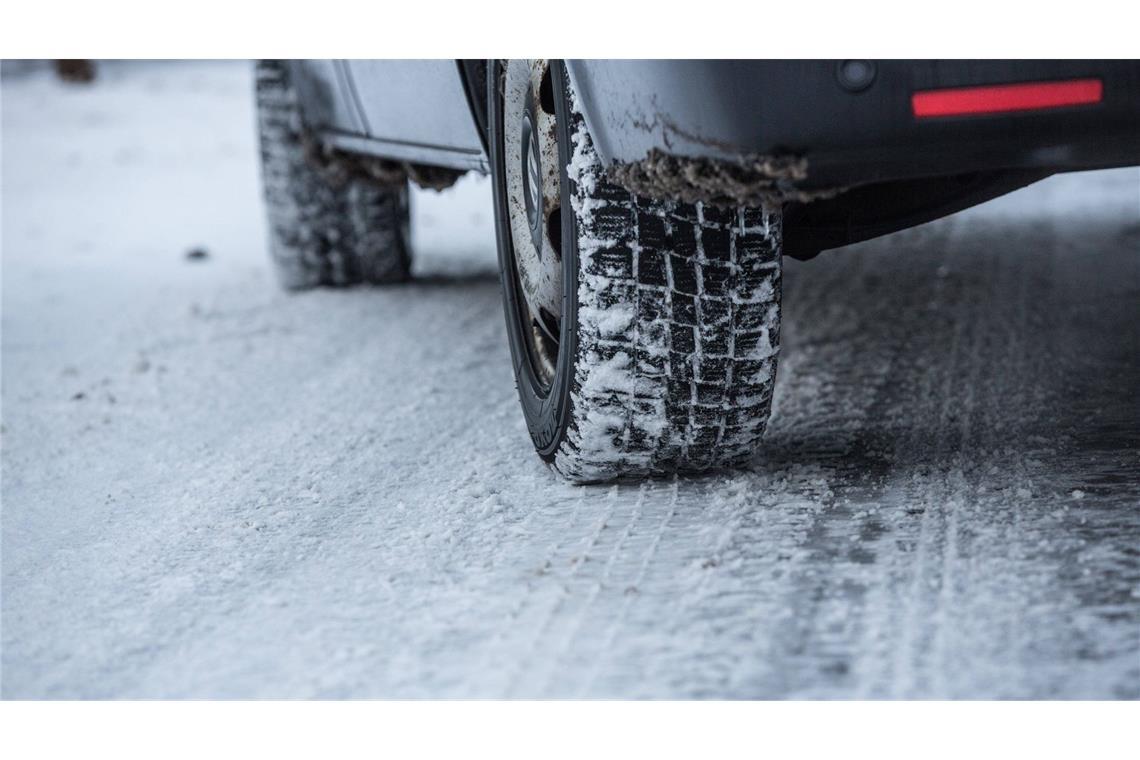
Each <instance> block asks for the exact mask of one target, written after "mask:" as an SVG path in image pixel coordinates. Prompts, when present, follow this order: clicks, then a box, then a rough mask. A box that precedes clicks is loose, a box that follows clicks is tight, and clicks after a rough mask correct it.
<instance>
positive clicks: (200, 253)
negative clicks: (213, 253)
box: [186, 247, 210, 261]
mask: <svg viewBox="0 0 1140 760" xmlns="http://www.w3.org/2000/svg"><path fill="white" fill-rule="evenodd" d="M208 258H210V252H209V251H207V250H206V249H205V248H201V247H197V248H191V249H190V250H188V251H187V252H186V259H187V260H188V261H204V260H205V259H208Z"/></svg>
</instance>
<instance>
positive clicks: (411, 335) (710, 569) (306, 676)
mask: <svg viewBox="0 0 1140 760" xmlns="http://www.w3.org/2000/svg"><path fill="white" fill-rule="evenodd" d="M101 74H102V79H101V81H100V82H98V83H97V84H96V85H95V86H93V87H90V88H82V87H67V86H63V85H60V84H57V83H56V82H54V81H52V80H51V79H50V77H48V76H47V75H46V74H44V75H41V74H31V75H28V76H21V77H19V78H7V79H4V81H3V89H2V101H0V108H2V110H3V122H2V123H3V155H2V161H3V168H2V171H3V185H2V191H3V218H2V225H3V399H2V401H3V470H2V476H3V493H2V496H3V503H2V509H3V512H2V529H3V542H2V562H3V565H2V568H3V575H2V629H3V641H2V643H3V653H2V673H0V677H2V692H3V696H5V697H185V696H195V697H257V696H261V697H358V696H374V697H404V696H435V697H456V696H479V697H492V696H552V697H573V696H619V697H793V696H794V697H861V696H862V697H1130V698H1138V697H1140V319H1138V316H1140V172H1138V171H1137V170H1120V171H1111V172H1100V173H1093V174H1085V175H1072V176H1064V177H1056V178H1053V179H1050V180H1048V181H1046V182H1043V183H1041V184H1039V185H1037V186H1034V187H1031V188H1029V189H1027V190H1024V191H1021V192H1019V193H1016V194H1014V195H1012V196H1008V197H1006V198H1004V199H1001V200H999V201H996V202H993V203H990V204H987V205H986V206H984V207H981V208H978V209H975V210H972V211H970V212H967V213H965V214H960V215H958V216H955V217H953V218H950V219H947V220H943V221H940V222H937V223H934V224H931V225H927V226H925V227H922V228H919V229H915V230H912V231H908V232H904V233H902V234H898V235H895V236H892V237H890V238H888V239H883V240H878V241H872V242H870V243H865V244H862V245H860V246H857V247H856V248H855V249H852V250H844V251H835V252H830V253H826V254H824V255H822V256H820V257H819V258H817V259H816V260H814V261H811V262H808V263H803V264H801V263H797V262H788V264H787V273H786V291H785V299H784V303H785V329H784V350H783V354H782V364H781V366H780V370H779V380H778V383H777V389H776V394H775V411H774V415H773V418H772V423H771V426H770V429H769V434H768V436H767V443H766V445H765V447H764V450H763V452H762V456H761V457H760V459H759V461H758V463H757V466H756V468H755V470H754V471H753V472H750V473H729V474H721V475H716V476H711V477H707V478H700V479H688V478H681V479H676V480H664V481H650V482H646V483H642V484H627V485H620V486H609V487H585V488H582V487H574V486H570V485H567V484H565V483H563V482H561V481H559V480H558V479H557V478H556V477H555V476H553V475H552V474H551V473H550V472H549V471H547V470H546V469H545V468H544V467H543V466H542V465H541V464H540V462H539V461H538V459H537V458H536V457H535V455H534V454H533V452H532V450H531V448H530V444H529V442H528V440H527V436H526V433H525V429H524V427H523V422H522V416H521V413H520V411H519V409H518V408H517V400H516V397H515V391H514V388H513V384H512V379H511V374H510V369H509V366H508V352H507V344H506V339H505V336H504V325H503V316H502V312H501V306H500V302H499V294H498V284H497V279H496V264H495V260H494V242H493V230H492V225H491V218H490V214H489V191H488V186H487V185H486V183H484V182H482V181H479V180H475V179H469V180H464V181H463V182H462V183H461V185H460V186H459V187H458V188H457V189H456V190H454V191H453V192H451V193H449V194H445V195H438V196H437V195H429V194H420V195H418V196H417V198H416V201H417V205H416V209H415V215H416V217H415V225H416V229H415V233H416V241H417V250H418V255H419V258H418V261H417V271H418V279H417V281H416V282H414V283H412V284H409V285H406V286H401V287H395V288H387V289H372V290H369V289H357V290H350V291H341V292H332V291H320V292H312V293H305V294H300V295H286V294H284V293H281V292H279V291H278V290H277V289H276V288H275V286H274V283H273V281H272V278H271V274H270V272H269V268H268V266H267V262H266V258H265V253H264V247H265V242H264V237H263V231H262V223H263V222H262V209H261V206H260V201H259V196H258V180H257V168H256V163H255V154H254V143H253V116H252V113H251V110H250V105H251V98H250V87H251V83H250V72H249V69H248V67H247V66H245V65H241V64H231V63H206V64H201V63H199V64H154V65H148V66H133V67H128V66H108V67H104V69H103V70H102V71H101ZM195 247H202V248H205V249H206V251H207V252H208V254H209V255H208V257H206V258H205V259H189V258H187V257H186V255H185V254H186V252H187V251H188V250H190V249H192V248H195Z"/></svg>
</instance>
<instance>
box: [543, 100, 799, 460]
mask: <svg viewBox="0 0 1140 760" xmlns="http://www.w3.org/2000/svg"><path fill="white" fill-rule="evenodd" d="M572 102H573V107H574V109H575V111H574V113H573V116H572V119H573V123H572V127H571V142H572V145H573V151H572V154H571V160H570V165H569V167H568V168H569V171H568V175H569V180H570V183H571V204H572V206H573V207H574V210H575V214H576V216H577V217H578V220H579V222H578V255H579V259H580V265H579V269H580V275H579V278H578V303H579V306H578V309H579V310H578V324H579V332H578V351H577V356H576V359H575V366H574V379H573V383H572V387H571V409H572V410H573V419H572V421H571V423H570V428H569V431H568V432H567V435H566V438H565V439H564V441H563V442H562V444H561V446H560V447H559V448H558V450H557V452H556V453H555V456H554V460H553V465H554V467H555V469H556V470H557V471H558V472H560V473H561V474H563V475H565V476H566V477H568V478H570V479H572V480H575V481H579V482H595V481H602V480H607V479H611V478H614V477H620V476H638V475H647V474H661V473H668V472H673V471H678V470H680V471H697V470H705V469H709V468H713V467H718V466H732V465H739V464H741V463H744V462H747V461H748V460H749V459H750V458H751V457H752V456H753V454H754V453H755V449H756V446H757V445H758V443H759V441H760V437H761V435H762V434H763V432H764V425H765V423H766V421H767V418H768V411H769V408H770V404H771V392H772V384H773V382H774V380H775V357H776V353H777V350H778V340H779V339H778V336H779V275H780V266H779V249H780V239H779V217H780V214H779V211H778V210H775V209H755V210H753V209H739V210H733V209H719V208H714V207H711V206H710V207H706V206H703V205H702V204H699V203H698V204H695V205H692V204H678V203H669V202H662V201H649V200H646V199H643V198H635V197H633V196H631V195H630V194H629V193H628V192H626V191H625V190H623V189H622V188H620V187H617V186H616V185H614V184H612V183H611V182H609V181H607V179H606V178H605V176H604V171H603V169H602V166H601V163H600V161H599V160H598V158H597V156H596V154H595V153H594V150H593V147H592V145H591V142H590V138H589V135H588V133H587V132H586V130H585V126H584V120H583V119H582V117H581V106H580V104H578V102H577V99H576V98H574V99H573V101H572ZM773 220H775V221H773Z"/></svg>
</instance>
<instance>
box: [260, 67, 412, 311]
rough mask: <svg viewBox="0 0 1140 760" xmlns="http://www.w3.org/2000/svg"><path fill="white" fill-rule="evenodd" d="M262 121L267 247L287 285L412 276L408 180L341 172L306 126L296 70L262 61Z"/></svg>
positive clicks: (298, 286) (382, 280)
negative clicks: (391, 180) (385, 180)
mask: <svg viewBox="0 0 1140 760" xmlns="http://www.w3.org/2000/svg"><path fill="white" fill-rule="evenodd" d="M256 81H257V122H258V133H259V135H260V138H261V174H262V188H263V193H264V197H265V205H266V209H267V211H268V216H269V248H270V253H271V254H272V257H273V262H274V265H275V268H276V270H277V275H278V279H279V280H280V281H281V283H282V285H284V286H285V287H286V288H289V289H303V288H310V287H315V286H317V285H352V284H356V283H362V282H365V283H376V284H379V283H389V282H399V281H402V280H405V279H407V277H408V272H409V269H410V265H411V255H410V246H409V243H408V189H407V182H406V181H405V182H403V183H399V184H394V185H393V184H391V183H387V184H385V183H381V182H379V181H376V180H373V179H370V178H368V177H361V176H357V175H354V174H352V173H349V172H343V171H340V172H338V171H336V169H335V167H331V166H330V165H329V164H328V163H327V161H325V158H326V157H323V156H321V155H320V150H319V147H318V146H316V145H315V144H314V143H313V142H312V140H311V138H310V137H309V135H308V133H307V132H306V130H305V126H304V123H303V121H302V118H301V109H300V104H299V100H298V97H297V91H296V89H295V86H294V83H293V68H292V66H291V65H290V64H289V63H287V62H285V61H258V63H257V66H256Z"/></svg>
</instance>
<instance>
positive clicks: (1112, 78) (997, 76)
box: [567, 60, 1140, 188]
mask: <svg viewBox="0 0 1140 760" xmlns="http://www.w3.org/2000/svg"><path fill="white" fill-rule="evenodd" d="M863 63H866V64H867V65H869V66H870V67H872V71H873V77H872V79H871V81H870V82H869V83H867V84H866V85H865V86H863V87H861V88H858V89H855V88H852V87H850V86H845V84H848V83H845V82H844V81H843V78H842V77H841V75H840V71H841V68H840V66H841V62H839V61H821V60H814V61H763V60H747V61H742V60H711V61H710V60H683V61H675V60H575V61H568V62H567V67H568V69H569V72H570V77H571V80H572V81H573V83H574V85H575V88H576V90H577V92H578V93H579V99H580V101H581V108H582V110H583V113H584V116H585V118H586V123H587V124H588V126H589V127H590V133H591V136H592V137H593V138H594V143H595V147H596V148H597V150H598V153H599V155H600V156H601V158H602V160H603V161H604V162H605V163H606V164H607V165H609V164H610V163H612V162H615V161H618V162H622V163H630V162H636V161H640V160H642V159H644V158H646V156H648V155H649V154H650V153H651V152H652V151H654V150H658V151H662V152H664V153H667V154H670V155H675V156H684V157H692V158H708V159H714V160H722V161H728V162H733V163H739V161H740V159H741V158H742V157H749V156H799V157H803V158H805V159H806V162H807V163H806V166H807V178H806V179H804V180H801V181H799V182H797V186H798V187H803V188H826V187H841V186H843V187H845V186H851V185H858V184H870V183H876V182H886V181H893V180H904V179H914V178H919V177H936V176H947V175H953V174H965V173H969V172H974V171H990V170H995V169H1049V170H1052V171H1065V170H1072V169H1089V168H1101V167H1109V166H1124V165H1132V164H1135V163H1138V162H1140V137H1138V134H1140V62H1137V61H1041V60H1027V61H999V60H988V61H968V60H966V61H963V60H950V61H940V60H910V61H904V60H892V61H867V62H863ZM1080 78H1095V79H1098V80H1101V81H1102V82H1103V84H1104V95H1103V101H1102V102H1100V103H1097V104H1095V105H1090V106H1075V107H1066V108H1054V109H1049V110H1040V111H1027V112H1020V113H1001V114H993V115H983V116H967V117H951V118H940V119H918V118H916V116H915V115H914V113H913V111H912V104H911V98H912V96H913V94H914V93H916V92H919V91H926V90H938V89H942V88H953V87H963V86H977V85H989V84H1004V83H1019V82H1038V81H1047V80H1072V79H1080Z"/></svg>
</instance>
